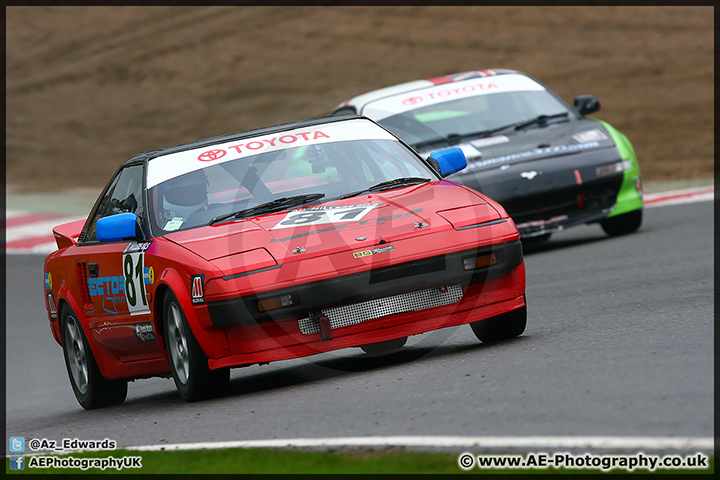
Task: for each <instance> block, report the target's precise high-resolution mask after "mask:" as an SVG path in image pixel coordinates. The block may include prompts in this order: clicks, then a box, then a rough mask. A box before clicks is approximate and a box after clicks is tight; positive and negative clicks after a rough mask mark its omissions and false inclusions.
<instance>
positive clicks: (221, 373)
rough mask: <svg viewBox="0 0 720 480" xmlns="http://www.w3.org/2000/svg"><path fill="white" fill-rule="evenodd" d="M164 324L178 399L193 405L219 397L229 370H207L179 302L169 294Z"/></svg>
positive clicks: (227, 380)
mask: <svg viewBox="0 0 720 480" xmlns="http://www.w3.org/2000/svg"><path fill="white" fill-rule="evenodd" d="M163 322H164V327H165V332H164V333H165V349H166V350H167V354H168V360H169V361H170V371H171V372H172V376H173V380H174V381H175V387H176V388H177V391H178V393H179V394H180V396H181V397H182V398H183V399H184V400H186V401H188V402H194V401H197V400H203V399H206V398H211V397H214V396H217V395H219V394H220V393H222V392H223V391H224V390H225V389H226V388H227V386H228V383H229V382H230V369H229V368H221V369H217V370H210V368H209V367H208V358H207V356H205V353H203V351H202V348H200V345H199V344H198V342H197V340H196V339H195V336H194V335H193V333H192V330H191V329H190V326H189V325H188V323H187V319H186V318H185V314H184V313H183V310H182V307H181V306H180V302H178V300H177V297H175V295H173V294H172V293H171V292H168V294H167V295H166V296H165V301H164V302H163Z"/></svg>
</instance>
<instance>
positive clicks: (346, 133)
mask: <svg viewBox="0 0 720 480" xmlns="http://www.w3.org/2000/svg"><path fill="white" fill-rule="evenodd" d="M350 140H397V139H396V138H395V137H394V136H393V135H392V134H390V133H389V132H388V131H387V130H385V129H383V128H382V127H379V126H378V125H376V124H374V123H372V122H369V121H367V120H362V119H357V120H348V121H342V122H333V123H326V124H318V125H311V126H308V127H303V128H298V129H295V130H287V131H283V132H277V133H272V134H267V135H261V136H258V137H251V138H243V139H240V140H233V141H231V142H226V143H218V144H216V145H207V146H204V147H200V148H195V149H192V150H185V151H182V152H177V153H173V154H169V155H163V156H161V157H157V158H153V159H152V160H150V161H149V162H148V171H147V188H152V187H154V186H155V185H158V184H160V183H162V182H165V181H167V180H169V179H171V178H175V177H177V176H180V175H184V174H186V173H190V172H194V171H196V170H201V169H203V168H205V167H209V166H211V165H215V164H218V163H224V162H229V161H232V160H237V159H239V158H245V157H250V156H253V155H258V154H260V153H266V152H274V151H277V150H284V149H288V148H294V147H301V146H306V145H318V144H322V143H332V142H344V141H350Z"/></svg>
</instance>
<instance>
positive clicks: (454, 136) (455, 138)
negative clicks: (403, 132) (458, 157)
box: [412, 112, 568, 148]
mask: <svg viewBox="0 0 720 480" xmlns="http://www.w3.org/2000/svg"><path fill="white" fill-rule="evenodd" d="M567 116H568V112H561V113H555V114H553V115H544V114H543V115H538V116H537V117H535V118H531V119H530V120H523V121H522V122H513V123H510V124H508V125H503V126H501V127H497V128H490V129H488V130H480V131H479V132H469V133H463V134H458V133H451V134H449V135H447V136H446V137H442V136H441V137H435V138H433V139H430V140H423V141H422V142H417V143H414V144H413V145H412V146H413V148H418V147H423V146H426V145H427V146H433V145H435V144H438V143H446V144H447V145H454V144H457V143H458V142H459V141H460V140H461V139H462V138H467V137H489V136H490V135H493V134H495V133H498V132H501V131H503V130H509V129H511V128H512V129H515V130H522V129H523V128H525V127H529V126H530V125H535V124H538V125H545V123H547V121H548V120H552V119H554V118H562V117H567Z"/></svg>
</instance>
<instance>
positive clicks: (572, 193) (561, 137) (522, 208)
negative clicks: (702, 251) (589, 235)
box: [333, 70, 643, 240]
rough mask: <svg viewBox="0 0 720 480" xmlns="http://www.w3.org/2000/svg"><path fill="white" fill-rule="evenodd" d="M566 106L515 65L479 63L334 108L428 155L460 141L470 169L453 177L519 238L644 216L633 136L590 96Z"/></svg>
mask: <svg viewBox="0 0 720 480" xmlns="http://www.w3.org/2000/svg"><path fill="white" fill-rule="evenodd" d="M574 103H575V104H574V107H572V108H571V107H570V106H569V105H568V104H566V103H565V102H564V101H563V100H562V99H561V98H560V97H558V96H557V95H556V94H555V93H554V92H552V91H551V90H549V89H548V88H546V87H545V86H544V85H542V84H541V83H539V82H538V81H536V80H534V79H533V78H531V77H529V76H528V75H525V74H523V73H521V72H518V71H515V70H480V71H470V72H463V73H458V74H453V75H446V76H442V77H437V78H431V79H427V80H417V81H413V82H408V83H404V84H400V85H395V86H392V87H387V88H383V89H380V90H375V91H372V92H369V93H365V94H362V95H360V96H357V97H354V98H352V99H350V100H347V101H346V102H344V103H342V104H340V105H338V106H337V107H336V108H335V109H334V110H333V113H334V114H338V115H339V114H345V113H357V114H361V115H364V116H367V117H369V118H371V119H373V120H375V121H377V122H378V123H380V124H381V125H383V126H385V127H386V128H387V129H389V130H391V131H392V132H393V133H395V134H396V135H397V136H398V137H400V138H401V139H402V140H404V141H405V142H406V143H408V144H409V145H410V146H412V147H413V148H414V149H415V150H417V151H418V152H419V153H420V154H421V155H423V156H424V157H427V155H429V153H430V152H431V151H433V150H435V149H437V148H441V147H446V146H458V147H460V148H462V150H463V151H464V152H465V156H466V157H467V160H468V167H467V168H466V169H465V170H463V171H461V172H459V173H457V174H455V175H453V176H451V177H450V179H452V180H455V181H458V182H460V183H463V184H465V185H468V186H470V187H473V188H475V189H476V190H479V191H480V192H482V193H484V194H486V195H488V196H489V197H491V198H493V199H494V200H497V201H498V202H499V203H500V204H502V206H503V207H505V209H506V210H507V212H508V213H509V214H510V215H511V216H512V217H513V219H514V220H515V223H516V224H517V227H518V230H519V231H520V234H521V236H522V237H523V239H526V240H527V239H531V238H532V239H534V240H541V239H547V238H549V237H550V235H551V234H552V233H554V232H558V231H561V230H564V229H566V228H568V227H572V226H575V225H580V224H584V223H593V222H599V223H600V225H601V226H602V228H603V230H604V231H605V232H606V233H607V234H609V235H621V234H625V233H630V232H634V231H635V230H637V229H638V228H639V227H640V224H641V222H642V210H643V198H642V181H641V178H640V167H639V166H638V162H637V158H636V156H635V151H634V149H633V147H632V144H631V143H630V141H629V140H628V138H627V137H626V136H625V135H623V134H622V133H621V132H619V131H618V130H616V129H615V128H613V127H612V126H611V125H609V124H608V123H606V122H603V121H602V120H598V119H595V118H590V117H586V115H589V114H591V113H594V112H596V111H597V110H598V109H599V108H600V103H599V102H598V100H597V98H595V97H594V96H592V95H579V96H577V97H575V102H574Z"/></svg>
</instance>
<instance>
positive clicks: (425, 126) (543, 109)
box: [378, 90, 568, 146]
mask: <svg viewBox="0 0 720 480" xmlns="http://www.w3.org/2000/svg"><path fill="white" fill-rule="evenodd" d="M567 112H568V108H567V107H566V106H565V105H564V104H563V103H562V102H560V101H559V100H558V99H557V98H555V97H554V96H553V95H552V94H550V93H549V92H547V91H546V90H536V91H512V92H504V93H492V94H483V95H476V96H471V97H465V98H459V99H454V100H448V101H446V102H441V103H434V104H432V105H427V106H423V107H420V108H416V109H413V110H407V111H404V112H402V113H399V114H396V115H392V116H388V117H386V118H384V119H381V120H378V123H380V124H381V125H383V126H384V127H385V128H387V129H388V130H390V131H391V132H393V133H394V134H395V135H397V136H398V137H400V138H402V139H403V140H405V141H406V142H407V143H409V144H411V145H413V146H422V145H423V144H425V143H430V144H432V143H437V142H438V141H445V140H447V139H448V137H452V136H460V137H462V136H466V135H479V134H481V133H485V132H487V131H492V130H494V129H497V128H500V127H503V126H506V125H513V124H515V123H518V122H525V121H529V120H532V119H534V118H537V117H538V116H540V115H547V116H552V115H557V114H562V113H567ZM502 133H505V132H502Z"/></svg>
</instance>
